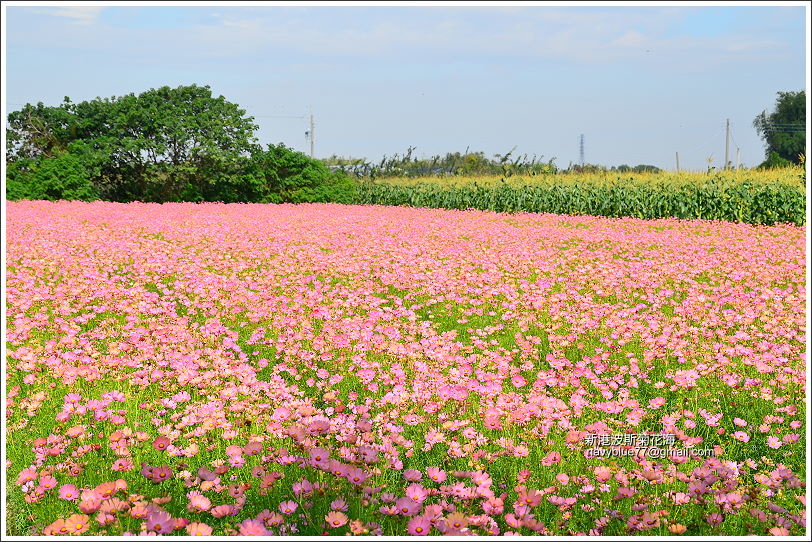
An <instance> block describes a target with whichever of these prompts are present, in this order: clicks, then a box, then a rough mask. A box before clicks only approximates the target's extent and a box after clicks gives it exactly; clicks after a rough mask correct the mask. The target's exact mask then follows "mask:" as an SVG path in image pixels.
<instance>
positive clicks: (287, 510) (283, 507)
mask: <svg viewBox="0 0 812 542" xmlns="http://www.w3.org/2000/svg"><path fill="white" fill-rule="evenodd" d="M297 508H299V505H298V504H296V503H295V502H294V501H284V502H281V503H279V511H280V512H282V513H283V514H285V515H286V516H289V515H290V514H292V513H294V512H295V511H296V509H297Z"/></svg>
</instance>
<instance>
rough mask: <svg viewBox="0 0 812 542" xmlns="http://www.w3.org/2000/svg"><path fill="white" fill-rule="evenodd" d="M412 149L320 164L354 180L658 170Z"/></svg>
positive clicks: (336, 158) (329, 159)
mask: <svg viewBox="0 0 812 542" xmlns="http://www.w3.org/2000/svg"><path fill="white" fill-rule="evenodd" d="M415 150H416V147H409V148H408V149H407V151H406V152H405V153H403V154H402V155H401V154H394V155H392V156H390V157H387V156H384V157H383V158H382V159H381V160H380V162H370V161H367V160H365V159H363V158H361V159H359V158H343V157H339V156H335V155H333V156H331V157H329V158H327V159H323V160H322V162H323V163H324V164H325V165H326V166H327V168H328V169H330V170H331V171H341V172H343V173H346V174H348V175H351V176H353V177H356V178H363V179H377V178H384V177H428V176H438V177H441V176H446V175H458V176H472V175H473V176H476V175H501V176H503V177H511V176H514V175H526V176H534V175H550V174H554V173H570V172H577V173H581V172H592V171H619V172H624V173H625V172H635V173H642V172H655V173H656V172H659V171H660V168H658V167H656V166H651V165H645V164H640V165H637V166H634V167H632V166H628V165H625V164H624V165H621V166H617V167H611V168H607V167H604V166H599V165H595V164H584V165H579V164H578V165H574V164H570V165H569V167H567V168H566V169H563V170H562V169H560V168H559V167H558V166H557V165H556V164H555V158H550V159H549V160H547V161H544V157H543V156H540V157H537V156H536V155H533V156H532V157H528V155H527V154H518V155H517V154H514V152H515V148H514V149H511V150H510V151H508V152H506V153H505V154H495V155H494V156H493V158H488V157H487V156H485V153H483V152H469V150H468V149H466V150H465V152H463V153H460V152H449V153H446V155H445V156H441V155H435V156H432V157H431V158H417V157H415V156H414V151H415Z"/></svg>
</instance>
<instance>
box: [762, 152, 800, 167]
mask: <svg viewBox="0 0 812 542" xmlns="http://www.w3.org/2000/svg"><path fill="white" fill-rule="evenodd" d="M791 165H792V162H790V161H789V160H787V159H785V158H782V157H781V156H779V155H778V153H777V152H775V151H772V152H771V153H770V155H769V156H768V157H767V159H766V160H764V161H763V162H762V163H761V164H759V166H758V168H759V169H780V168H785V167H790V166H791Z"/></svg>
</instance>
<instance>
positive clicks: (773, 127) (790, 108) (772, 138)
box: [753, 90, 806, 164]
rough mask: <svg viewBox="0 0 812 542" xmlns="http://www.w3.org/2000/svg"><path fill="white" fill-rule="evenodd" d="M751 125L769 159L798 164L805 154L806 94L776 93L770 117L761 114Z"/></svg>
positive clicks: (801, 92)
mask: <svg viewBox="0 0 812 542" xmlns="http://www.w3.org/2000/svg"><path fill="white" fill-rule="evenodd" d="M753 126H755V128H756V132H758V134H759V136H760V137H761V138H762V139H763V140H764V144H765V157H766V158H767V159H768V160H769V158H770V155H771V154H772V153H775V154H777V155H778V157H779V158H783V159H784V160H788V161H790V162H792V163H795V164H798V163H800V159H799V156H800V155H801V154H806V93H805V92H804V91H803V90H801V91H800V92H779V93H778V98H777V99H776V101H775V111H774V112H772V113H770V114H769V115H768V114H767V111H766V110H765V111H762V113H761V114H760V115H758V116H757V117H756V118H755V119H754V120H753ZM775 162H776V160H775V159H773V163H775Z"/></svg>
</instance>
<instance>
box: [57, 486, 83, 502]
mask: <svg viewBox="0 0 812 542" xmlns="http://www.w3.org/2000/svg"><path fill="white" fill-rule="evenodd" d="M78 497H79V490H78V489H77V488H76V486H75V485H73V484H64V485H63V486H62V487H60V488H59V498H60V499H65V500H66V501H75V500H76V499H77V498H78Z"/></svg>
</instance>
